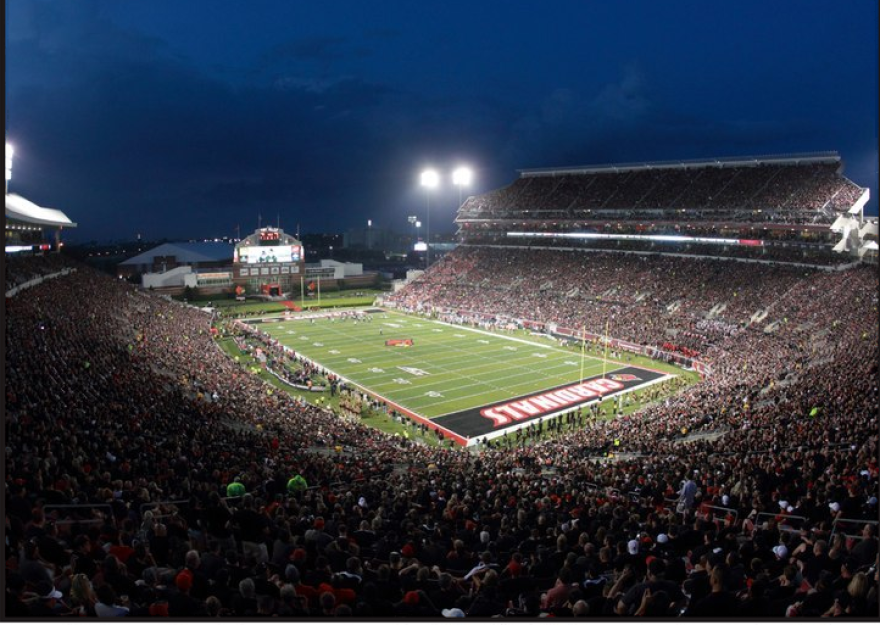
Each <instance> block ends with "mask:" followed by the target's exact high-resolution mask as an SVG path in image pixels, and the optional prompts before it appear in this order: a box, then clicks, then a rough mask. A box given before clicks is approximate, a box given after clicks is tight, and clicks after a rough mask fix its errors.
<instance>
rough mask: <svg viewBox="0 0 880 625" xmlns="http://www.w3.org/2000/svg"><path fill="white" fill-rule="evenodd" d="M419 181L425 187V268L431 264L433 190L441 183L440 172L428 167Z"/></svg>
mask: <svg viewBox="0 0 880 625" xmlns="http://www.w3.org/2000/svg"><path fill="white" fill-rule="evenodd" d="M419 182H420V183H421V185H422V186H423V187H425V242H426V243H427V244H428V249H427V250H426V251H425V269H427V268H428V267H430V266H431V191H433V190H434V189H436V188H437V187H438V186H439V185H440V174H438V173H437V171H436V170H434V169H426V170H424V171H423V172H422V175H421V176H420V177H419Z"/></svg>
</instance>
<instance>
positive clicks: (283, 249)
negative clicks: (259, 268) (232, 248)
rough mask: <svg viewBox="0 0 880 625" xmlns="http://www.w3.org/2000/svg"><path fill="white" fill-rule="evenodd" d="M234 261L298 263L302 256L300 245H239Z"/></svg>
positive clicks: (248, 262)
mask: <svg viewBox="0 0 880 625" xmlns="http://www.w3.org/2000/svg"><path fill="white" fill-rule="evenodd" d="M236 253H237V255H238V258H237V259H235V262H238V263H243V264H247V265H262V264H266V263H298V262H299V261H300V259H301V258H302V246H300V245H260V246H248V247H240V248H238V250H237V251H236Z"/></svg>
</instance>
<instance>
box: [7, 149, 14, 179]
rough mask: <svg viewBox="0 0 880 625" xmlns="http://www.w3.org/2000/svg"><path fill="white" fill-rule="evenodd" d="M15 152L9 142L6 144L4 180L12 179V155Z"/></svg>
mask: <svg viewBox="0 0 880 625" xmlns="http://www.w3.org/2000/svg"><path fill="white" fill-rule="evenodd" d="M14 153H15V148H13V147H12V145H11V144H9V143H7V144H6V180H7V181H9V180H12V155H13V154H14Z"/></svg>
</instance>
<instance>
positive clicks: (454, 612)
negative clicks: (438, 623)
mask: <svg viewBox="0 0 880 625" xmlns="http://www.w3.org/2000/svg"><path fill="white" fill-rule="evenodd" d="M440 614H442V615H443V616H444V617H446V618H464V617H465V614H464V612H463V611H462V610H461V609H460V608H448V609H443V610H440Z"/></svg>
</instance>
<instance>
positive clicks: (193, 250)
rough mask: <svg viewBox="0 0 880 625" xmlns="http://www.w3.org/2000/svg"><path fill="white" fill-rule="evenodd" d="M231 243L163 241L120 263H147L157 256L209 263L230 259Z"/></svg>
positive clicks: (182, 261)
mask: <svg viewBox="0 0 880 625" xmlns="http://www.w3.org/2000/svg"><path fill="white" fill-rule="evenodd" d="M232 251H233V250H232V245H230V244H229V243H222V242H214V241H204V242H198V243H163V244H162V245H160V246H158V247H154V248H153V249H151V250H147V251H146V252H144V253H143V254H138V255H137V256H134V257H133V258H129V259H128V260H126V261H124V262H122V263H119V264H120V265H149V264H152V262H153V259H154V258H156V257H157V256H174V257H175V259H176V260H177V262H178V263H182V264H187V263H211V262H222V261H225V260H229V261H231V260H232Z"/></svg>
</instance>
